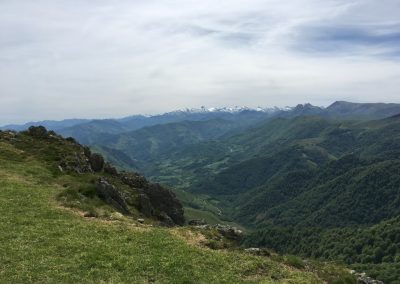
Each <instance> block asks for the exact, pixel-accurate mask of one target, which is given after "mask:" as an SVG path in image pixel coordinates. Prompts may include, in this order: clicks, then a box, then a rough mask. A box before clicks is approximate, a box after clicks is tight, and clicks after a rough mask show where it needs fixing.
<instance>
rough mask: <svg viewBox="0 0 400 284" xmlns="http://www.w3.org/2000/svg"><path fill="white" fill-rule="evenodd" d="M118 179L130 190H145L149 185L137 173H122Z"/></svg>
mask: <svg viewBox="0 0 400 284" xmlns="http://www.w3.org/2000/svg"><path fill="white" fill-rule="evenodd" d="M120 178H121V181H122V182H123V183H125V184H126V185H128V186H130V187H132V188H145V187H147V186H148V184H149V183H148V181H147V180H146V178H145V177H143V176H141V175H139V174H137V173H132V172H122V173H120Z"/></svg>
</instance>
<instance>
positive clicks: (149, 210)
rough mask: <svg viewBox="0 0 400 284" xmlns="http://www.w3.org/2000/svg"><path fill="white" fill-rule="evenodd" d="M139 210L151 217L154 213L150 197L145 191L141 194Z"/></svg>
mask: <svg viewBox="0 0 400 284" xmlns="http://www.w3.org/2000/svg"><path fill="white" fill-rule="evenodd" d="M139 211H140V212H141V213H142V214H143V215H144V216H146V217H151V216H153V214H154V209H153V206H152V205H151V202H150V198H149V197H148V196H147V195H146V194H144V193H141V194H139Z"/></svg>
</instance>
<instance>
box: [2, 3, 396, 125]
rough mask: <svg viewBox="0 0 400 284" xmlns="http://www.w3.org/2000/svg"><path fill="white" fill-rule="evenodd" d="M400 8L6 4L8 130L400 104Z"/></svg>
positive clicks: (391, 5)
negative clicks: (76, 121) (189, 114)
mask: <svg viewBox="0 0 400 284" xmlns="http://www.w3.org/2000/svg"><path fill="white" fill-rule="evenodd" d="M399 14H400V2H399V1H396V0H384V1H374V0H365V1H357V0H328V1H322V0H299V1H296V2H291V3H285V2H284V3H282V2H281V1H277V0H250V1H237V0H233V1H229V2H224V3H216V2H215V1H211V0H205V1H194V0H185V1H183V0H169V1H166V2H160V1H153V0H146V1H145V0H139V1H128V0H117V1H106V0H99V1H89V0H79V1H78V0H71V1H51V0H39V1H34V2H32V1H22V0H4V1H1V3H0V90H1V92H0V101H1V106H2V111H1V113H0V125H5V124H10V123H24V122H28V121H41V120H62V119H65V118H95V119H97V118H114V117H124V116H129V115H134V114H158V113H165V112H169V111H174V110H176V109H183V108H198V107H200V106H203V105H204V106H206V107H223V106H235V105H238V106H248V107H257V106H262V107H273V106H278V107H284V106H295V105H297V104H299V103H307V102H309V103H311V104H313V105H318V106H328V105H329V104H331V103H333V102H334V101H338V100H344V101H351V102H386V103H390V102H392V103H400V96H399V89H400V88H399V87H400V64H399V61H400V32H399V30H400V19H399V17H398V15H399Z"/></svg>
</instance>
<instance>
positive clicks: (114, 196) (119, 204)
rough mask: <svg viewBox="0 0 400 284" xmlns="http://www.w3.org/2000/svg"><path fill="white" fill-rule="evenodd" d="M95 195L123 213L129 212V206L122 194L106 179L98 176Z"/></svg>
mask: <svg viewBox="0 0 400 284" xmlns="http://www.w3.org/2000/svg"><path fill="white" fill-rule="evenodd" d="M96 189H97V195H98V196H99V197H100V198H101V199H103V200H104V201H106V202H107V203H108V204H111V205H112V206H114V208H116V209H117V210H119V211H121V212H122V213H124V214H129V208H128V205H127V204H126V201H125V199H124V197H123V195H122V194H121V193H120V192H119V191H118V189H117V188H116V187H115V186H113V185H112V184H110V183H109V182H108V181H107V180H106V179H104V178H100V179H99V180H98V182H97V185H96Z"/></svg>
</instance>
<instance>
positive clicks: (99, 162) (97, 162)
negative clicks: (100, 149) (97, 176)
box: [89, 153, 104, 172]
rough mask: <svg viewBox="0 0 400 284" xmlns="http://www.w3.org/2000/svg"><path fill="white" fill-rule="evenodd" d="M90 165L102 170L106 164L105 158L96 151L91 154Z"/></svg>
mask: <svg viewBox="0 0 400 284" xmlns="http://www.w3.org/2000/svg"><path fill="white" fill-rule="evenodd" d="M89 162H90V166H91V167H92V169H93V171H95V172H101V171H102V169H103V166H104V158H103V156H102V155H100V154H97V153H94V154H91V155H90V158H89Z"/></svg>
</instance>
